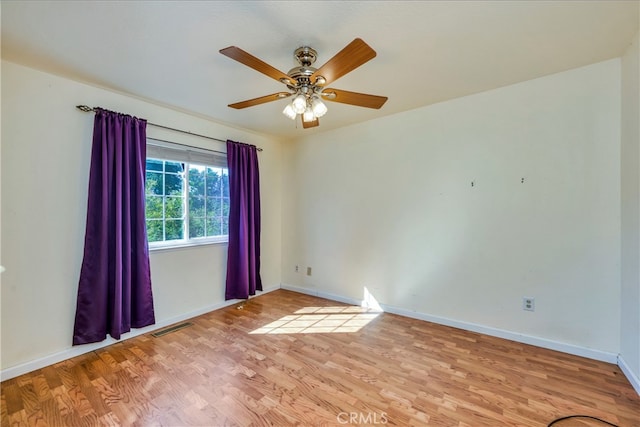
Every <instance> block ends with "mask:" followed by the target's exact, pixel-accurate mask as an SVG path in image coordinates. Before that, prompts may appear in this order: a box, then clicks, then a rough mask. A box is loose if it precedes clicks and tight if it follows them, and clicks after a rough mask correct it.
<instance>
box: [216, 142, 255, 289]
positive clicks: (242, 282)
mask: <svg viewBox="0 0 640 427" xmlns="http://www.w3.org/2000/svg"><path fill="white" fill-rule="evenodd" d="M227 162H228V170H229V198H230V207H229V246H228V257H227V280H226V289H225V299H226V300H230V299H236V298H237V299H247V298H249V295H255V294H256V290H259V291H261V290H262V280H261V278H260V177H259V175H260V174H259V170H258V152H257V149H256V147H255V146H254V145H248V144H242V143H239V142H234V141H227Z"/></svg>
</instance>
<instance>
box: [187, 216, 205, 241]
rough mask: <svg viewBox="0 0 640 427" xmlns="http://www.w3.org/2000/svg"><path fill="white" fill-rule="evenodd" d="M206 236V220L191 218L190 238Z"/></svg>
mask: <svg viewBox="0 0 640 427" xmlns="http://www.w3.org/2000/svg"><path fill="white" fill-rule="evenodd" d="M204 236H205V234H204V218H195V217H194V218H192V217H189V237H190V238H192V239H195V238H198V237H204Z"/></svg>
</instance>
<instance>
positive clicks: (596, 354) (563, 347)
mask: <svg viewBox="0 0 640 427" xmlns="http://www.w3.org/2000/svg"><path fill="white" fill-rule="evenodd" d="M282 289H287V290H290V291H294V292H300V293H303V294H308V295H314V296H318V297H321V298H326V299H330V300H333V301H340V302H344V303H347V304H354V305H363V301H362V300H356V299H354V298H347V297H343V296H340V295H333V294H330V293H327V292H322V291H318V290H315V289H308V288H300V287H297V286H293V285H286V284H283V285H282ZM380 307H381V308H382V309H383V310H384V311H385V312H387V313H393V314H398V315H400V316H405V317H411V318H414V319H418V320H424V321H427V322H432V323H437V324H439V325H445V326H451V327H453V328H458V329H464V330H466V331H471V332H478V333H481V334H485V335H490V336H493V337H498V338H504V339H508V340H511V341H515V342H519V343H523V344H530V345H534V346H536V347H542V348H546V349H549V350H556V351H561V352H563V353H568V354H573V355H575V356H582V357H586V358H589V359H594V360H600V361H603V362H607V363H613V364H616V363H617V362H618V355H617V354H615V353H609V352H606V351H600V350H594V349H591V348H586V347H581V346H576V345H573V344H566V343H562V342H558V341H553V340H549V339H546V338H540V337H534V336H530V335H525V334H520V333H517V332H512V331H507V330H503V329H498V328H493V327H490V326H484V325H480V324H477V323H470V322H463V321H460V320H454V319H449V318H445V317H440V316H433V315H430V314H425V313H420V312H416V311H411V310H407V309H404V308H399V307H394V306H390V305H386V304H380Z"/></svg>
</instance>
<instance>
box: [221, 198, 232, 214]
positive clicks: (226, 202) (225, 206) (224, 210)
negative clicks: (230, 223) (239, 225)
mask: <svg viewBox="0 0 640 427" xmlns="http://www.w3.org/2000/svg"><path fill="white" fill-rule="evenodd" d="M230 209H231V202H230V201H229V199H228V198H226V199H223V200H222V216H223V217H225V218H229V210H230Z"/></svg>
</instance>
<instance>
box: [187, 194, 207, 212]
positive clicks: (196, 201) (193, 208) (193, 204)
mask: <svg viewBox="0 0 640 427" xmlns="http://www.w3.org/2000/svg"><path fill="white" fill-rule="evenodd" d="M189 215H192V216H197V217H203V216H204V196H193V195H190V196H189Z"/></svg>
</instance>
